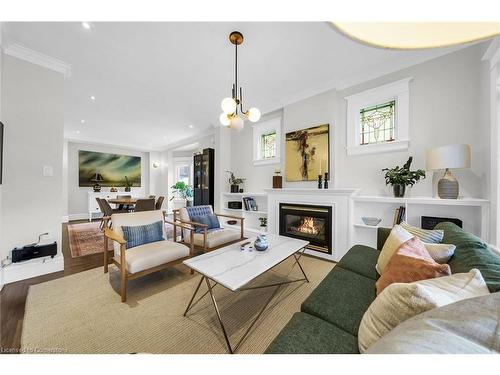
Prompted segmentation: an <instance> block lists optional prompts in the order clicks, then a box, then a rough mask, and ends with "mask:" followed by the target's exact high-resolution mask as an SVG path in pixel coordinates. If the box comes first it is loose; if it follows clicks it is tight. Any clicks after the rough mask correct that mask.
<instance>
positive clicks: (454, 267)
mask: <svg viewBox="0 0 500 375" xmlns="http://www.w3.org/2000/svg"><path fill="white" fill-rule="evenodd" d="M434 229H442V230H444V238H443V243H449V244H454V245H455V246H456V247H457V248H456V250H455V254H454V255H453V256H452V257H451V259H450V261H449V262H448V264H449V265H450V268H451V272H452V273H462V272H469V271H470V270H471V269H472V268H477V269H478V270H479V271H481V274H482V275H483V278H484V280H485V281H486V284H487V285H488V288H489V289H490V292H492V293H494V292H498V291H500V256H499V255H497V254H496V253H495V252H493V251H492V250H491V249H490V248H489V246H488V244H487V243H486V242H484V241H483V240H482V239H481V238H479V237H477V236H474V235H473V234H471V233H468V232H466V231H464V230H463V229H461V228H460V227H458V226H457V225H455V224H453V223H450V222H444V223H439V224H438V225H436V227H435V228H434Z"/></svg>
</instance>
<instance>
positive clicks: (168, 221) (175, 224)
mask: <svg viewBox="0 0 500 375" xmlns="http://www.w3.org/2000/svg"><path fill="white" fill-rule="evenodd" d="M165 223H167V224H170V225H173V226H176V227H180V228H184V229H188V230H195V228H193V227H192V226H189V225H186V224H187V223H185V222H180V221H170V220H165ZM189 224H191V223H189ZM203 225H204V224H203Z"/></svg>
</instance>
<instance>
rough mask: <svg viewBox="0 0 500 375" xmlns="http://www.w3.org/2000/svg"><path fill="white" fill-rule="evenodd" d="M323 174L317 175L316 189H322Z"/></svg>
mask: <svg viewBox="0 0 500 375" xmlns="http://www.w3.org/2000/svg"><path fill="white" fill-rule="evenodd" d="M322 179H323V176H322V175H320V174H319V175H318V189H323V181H322Z"/></svg>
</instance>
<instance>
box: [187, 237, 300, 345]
mask: <svg viewBox="0 0 500 375" xmlns="http://www.w3.org/2000/svg"><path fill="white" fill-rule="evenodd" d="M267 239H268V242H269V248H268V249H267V250H266V251H262V252H261V251H257V250H255V249H253V251H249V250H244V251H241V250H240V244H242V243H245V242H251V243H252V244H253V242H254V241H255V238H249V239H247V240H243V241H240V242H239V243H236V244H232V245H228V246H225V247H223V248H220V249H218V250H214V251H212V252H210V253H206V254H203V255H199V256H197V257H194V258H191V259H187V260H185V261H184V262H183V263H184V264H185V265H186V266H188V267H189V268H191V269H193V270H195V271H196V272H198V273H200V274H201V279H200V282H199V283H198V286H197V287H196V290H195V292H194V294H193V297H191V300H190V301H189V304H188V306H187V308H186V311H185V312H184V316H186V314H187V313H188V311H189V310H190V309H191V308H192V307H193V306H194V305H195V304H196V303H198V302H199V301H200V300H201V299H202V298H203V297H205V296H206V295H207V294H210V297H211V299H212V302H213V305H214V308H215V313H216V314H217V318H218V319H219V323H220V326H221V329H222V333H223V334H224V338H225V340H226V344H227V347H228V351H229V353H233V352H234V351H236V350H237V349H238V347H239V346H240V344H241V343H242V342H243V340H244V339H245V337H246V336H247V334H248V333H249V332H250V330H251V328H252V327H253V325H254V324H255V323H256V322H257V320H258V319H259V317H260V316H261V314H262V313H263V312H264V310H265V309H266V307H267V306H268V305H269V303H270V302H271V300H272V299H273V298H274V296H275V295H276V293H277V292H278V290H279V289H280V287H281V286H283V285H285V284H290V283H294V282H298V281H306V282H309V280H308V279H307V276H306V274H305V272H304V269H303V268H302V266H301V264H300V262H299V260H300V257H301V256H302V254H303V253H304V250H305V247H306V246H307V245H308V244H309V242H308V241H303V240H298V239H293V238H289V237H284V236H278V235H273V234H268V235H267ZM291 256H293V257H294V258H295V263H296V264H297V265H298V266H299V268H300V271H301V272H302V275H303V277H302V278H300V279H294V280H287V281H283V282H280V283H274V284H268V285H259V286H252V287H245V286H246V285H247V284H248V283H249V282H250V281H252V280H254V279H255V278H257V277H258V276H260V275H262V274H263V273H265V272H267V271H269V270H270V269H271V268H273V267H274V266H276V265H278V264H279V263H281V262H283V261H284V260H285V259H287V258H289V257H291ZM295 263H294V265H295ZM203 281H205V282H206V284H207V289H208V290H207V291H206V292H205V293H204V294H203V295H202V296H201V297H200V298H198V299H197V300H196V302H194V303H193V301H194V298H195V297H196V295H197V294H198V291H199V289H200V287H201V284H202V283H203ZM211 281H213V282H214V284H212V283H211ZM218 284H219V285H222V286H223V287H225V288H227V289H229V290H231V291H233V292H239V291H244V290H250V289H260V288H269V287H275V290H274V292H273V293H272V295H271V297H270V298H269V299H268V301H267V302H266V304H265V305H264V307H263V308H262V310H261V311H260V312H259V313H258V314H257V316H256V317H255V319H254V320H253V321H252V323H251V324H250V326H249V327H248V329H247V331H246V332H245V334H244V335H243V336H242V338H241V339H240V341H239V342H238V343H237V344H236V345H235V346H234V349H233V347H232V346H231V343H230V342H229V338H228V336H227V334H226V329H225V327H224V323H223V321H222V318H221V315H220V311H219V307H218V306H217V302H216V300H215V297H214V294H213V288H214V287H215V286H216V285H218Z"/></svg>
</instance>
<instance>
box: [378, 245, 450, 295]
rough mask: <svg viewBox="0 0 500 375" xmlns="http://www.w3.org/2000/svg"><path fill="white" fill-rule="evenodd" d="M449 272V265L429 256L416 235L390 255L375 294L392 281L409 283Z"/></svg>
mask: <svg viewBox="0 0 500 375" xmlns="http://www.w3.org/2000/svg"><path fill="white" fill-rule="evenodd" d="M450 274H451V270H450V266H449V265H447V264H439V263H437V262H436V261H435V260H434V259H432V257H431V256H430V254H429V252H428V251H427V249H426V248H425V246H424V244H423V243H422V241H420V240H419V239H418V237H413V239H411V240H409V241H406V242H405V243H403V244H402V245H401V246H400V247H399V249H398V251H396V253H395V254H394V255H393V256H392V257H391V259H390V260H389V263H387V266H386V267H385V269H384V271H383V273H382V276H380V278H379V279H378V280H377V282H376V283H375V286H376V288H377V295H378V294H380V293H382V291H383V290H384V289H385V288H386V287H387V286H389V285H390V284H393V283H411V282H414V281H419V280H426V279H433V278H436V277H441V276H447V275H450Z"/></svg>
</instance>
